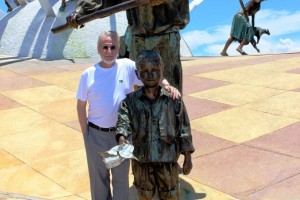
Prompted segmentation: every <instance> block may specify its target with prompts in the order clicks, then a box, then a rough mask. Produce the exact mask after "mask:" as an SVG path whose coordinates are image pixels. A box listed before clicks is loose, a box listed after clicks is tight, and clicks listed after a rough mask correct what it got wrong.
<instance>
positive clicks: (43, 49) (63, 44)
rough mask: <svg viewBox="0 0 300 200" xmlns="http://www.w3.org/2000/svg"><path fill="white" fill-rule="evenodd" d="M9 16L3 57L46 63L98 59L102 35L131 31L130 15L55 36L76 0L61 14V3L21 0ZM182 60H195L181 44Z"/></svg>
mask: <svg viewBox="0 0 300 200" xmlns="http://www.w3.org/2000/svg"><path fill="white" fill-rule="evenodd" d="M18 2H19V3H20V6H18V7H15V8H14V10H13V11H12V12H10V13H7V14H6V15H5V16H2V18H1V15H0V54H1V55H8V56H13V57H32V58H42V59H64V58H67V59H71V58H88V57H98V56H99V55H98V53H97V48H96V45H97V40H98V35H99V33H100V32H102V31H106V30H114V31H117V32H118V33H119V35H120V36H122V35H124V33H125V31H126V28H127V18H126V13H125V11H124V12H119V13H116V14H115V15H112V16H110V17H106V18H103V19H97V20H93V21H91V22H89V23H87V24H85V27H84V28H82V29H69V30H66V31H63V32H60V33H57V34H53V33H52V32H51V29H52V28H54V27H57V26H60V25H62V24H65V23H66V16H68V15H69V14H70V13H72V12H73V11H74V10H75V7H76V3H77V1H76V0H73V1H70V0H69V1H68V0H67V1H66V4H67V6H66V8H65V11H64V12H60V11H59V7H60V5H61V1H60V0H33V1H29V0H27V1H25V0H18ZM180 54H181V56H185V57H186V56H187V57H189V56H192V53H191V51H190V50H189V47H188V46H187V44H186V43H185V41H184V40H183V39H182V40H181V49H180Z"/></svg>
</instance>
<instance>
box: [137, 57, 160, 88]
mask: <svg viewBox="0 0 300 200" xmlns="http://www.w3.org/2000/svg"><path fill="white" fill-rule="evenodd" d="M138 76H139V78H140V79H141V81H142V82H143V83H144V86H146V87H157V86H158V85H159V83H160V79H161V76H162V68H161V66H159V65H158V64H157V63H155V62H144V63H142V64H141V65H140V66H139V68H138Z"/></svg>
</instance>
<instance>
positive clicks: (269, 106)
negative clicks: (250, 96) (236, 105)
mask: <svg viewBox="0 0 300 200" xmlns="http://www.w3.org/2000/svg"><path fill="white" fill-rule="evenodd" d="M245 107H246V108H249V109H253V110H258V111H262V112H267V113H272V114H275V115H280V116H285V117H291V118H297V119H300V93H299V92H286V93H283V94H279V95H276V96H273V97H270V98H267V99H265V100H263V101H259V102H253V103H250V104H248V105H245Z"/></svg>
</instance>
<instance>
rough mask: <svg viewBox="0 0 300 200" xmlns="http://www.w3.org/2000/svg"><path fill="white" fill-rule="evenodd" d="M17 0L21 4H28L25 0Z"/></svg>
mask: <svg viewBox="0 0 300 200" xmlns="http://www.w3.org/2000/svg"><path fill="white" fill-rule="evenodd" d="M16 1H18V2H19V4H20V5H21V6H25V5H26V4H27V2H26V1H25V0H16Z"/></svg>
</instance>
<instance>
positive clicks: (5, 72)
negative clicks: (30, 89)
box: [0, 69, 21, 79]
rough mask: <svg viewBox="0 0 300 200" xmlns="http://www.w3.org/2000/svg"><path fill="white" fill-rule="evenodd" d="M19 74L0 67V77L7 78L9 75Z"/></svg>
mask: <svg viewBox="0 0 300 200" xmlns="http://www.w3.org/2000/svg"><path fill="white" fill-rule="evenodd" d="M16 76H21V74H18V73H14V72H11V71H9V70H5V69H0V78H1V79H2V78H9V77H16Z"/></svg>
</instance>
